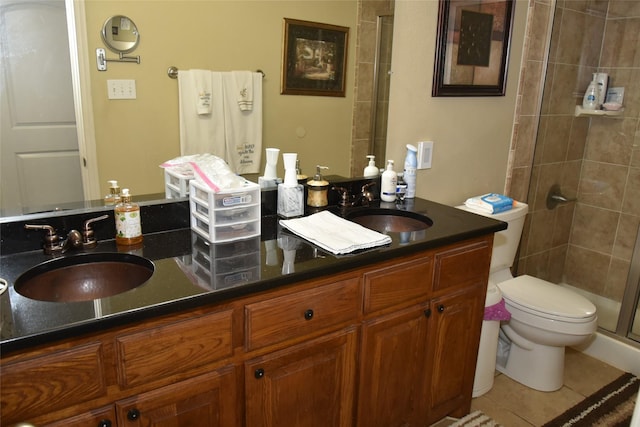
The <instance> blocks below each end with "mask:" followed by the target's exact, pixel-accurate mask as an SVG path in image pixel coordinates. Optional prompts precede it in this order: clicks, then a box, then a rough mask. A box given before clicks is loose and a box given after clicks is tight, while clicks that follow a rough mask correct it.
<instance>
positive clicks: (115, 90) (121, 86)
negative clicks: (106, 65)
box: [107, 80, 136, 99]
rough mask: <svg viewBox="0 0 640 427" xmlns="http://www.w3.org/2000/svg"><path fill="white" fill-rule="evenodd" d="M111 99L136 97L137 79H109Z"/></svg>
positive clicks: (108, 87) (108, 86) (108, 85)
mask: <svg viewBox="0 0 640 427" xmlns="http://www.w3.org/2000/svg"><path fill="white" fill-rule="evenodd" d="M107 90H108V92H109V99H136V81H135V80H107Z"/></svg>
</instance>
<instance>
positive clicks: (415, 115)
mask: <svg viewBox="0 0 640 427" xmlns="http://www.w3.org/2000/svg"><path fill="white" fill-rule="evenodd" d="M527 5H528V2H527V0H516V6H515V17H514V25H513V34H512V39H511V50H510V58H509V67H508V70H509V73H508V78H507V91H506V96H504V97H502V96H500V97H465V98H455V97H454V98H442V97H439V98H433V97H431V82H432V78H433V64H434V56H435V45H436V31H435V28H436V26H437V21H438V2H437V1H435V0H421V1H415V0H396V7H395V22H394V36H393V37H394V44H393V59H392V63H393V66H392V72H393V75H392V78H391V93H390V112H389V128H388V139H387V159H394V160H395V162H396V165H399V166H396V170H401V168H402V164H403V162H404V156H405V151H406V148H405V145H406V144H407V143H416V142H417V141H421V140H432V141H434V142H435V144H434V153H433V166H432V168H431V169H428V170H419V171H418V181H417V195H418V196H419V197H424V198H427V199H431V200H434V201H437V202H441V203H445V204H450V205H454V204H460V203H461V202H463V201H464V200H465V199H466V198H467V197H470V196H473V195H478V194H482V193H487V192H502V191H504V190H505V177H506V176H507V163H508V161H507V160H508V156H509V146H510V140H511V130H512V127H513V119H514V112H515V108H516V91H517V87H518V79H519V69H520V63H521V57H522V50H523V41H524V32H525V26H526V19H527V9H528V8H527ZM379 163H380V164H381V163H382V162H379Z"/></svg>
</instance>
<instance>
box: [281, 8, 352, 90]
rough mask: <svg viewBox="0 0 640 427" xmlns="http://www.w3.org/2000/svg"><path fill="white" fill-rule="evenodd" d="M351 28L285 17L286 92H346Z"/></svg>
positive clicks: (283, 69)
mask: <svg viewBox="0 0 640 427" xmlns="http://www.w3.org/2000/svg"><path fill="white" fill-rule="evenodd" d="M348 42H349V28H348V27H340V26H337V25H330V24H321V23H319V22H310V21H301V20H298V19H289V18H284V46H283V59H282V83H281V90H280V93H281V94H283V95H317V96H345V80H346V71H347V48H348Z"/></svg>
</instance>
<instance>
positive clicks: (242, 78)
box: [231, 71, 253, 111]
mask: <svg viewBox="0 0 640 427" xmlns="http://www.w3.org/2000/svg"><path fill="white" fill-rule="evenodd" d="M231 76H232V78H233V79H234V80H235V84H236V88H237V94H238V106H239V107H240V110H241V111H251V110H252V109H253V73H252V72H251V71H232V72H231Z"/></svg>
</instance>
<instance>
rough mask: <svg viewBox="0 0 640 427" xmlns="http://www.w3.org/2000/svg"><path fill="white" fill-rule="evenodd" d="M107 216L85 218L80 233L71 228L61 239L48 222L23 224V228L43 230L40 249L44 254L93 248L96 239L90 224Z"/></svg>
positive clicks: (96, 242) (107, 216)
mask: <svg viewBox="0 0 640 427" xmlns="http://www.w3.org/2000/svg"><path fill="white" fill-rule="evenodd" d="M107 218H109V215H102V216H99V217H97V218H91V219H88V220H86V221H85V222H84V224H83V226H82V233H80V232H79V231H78V230H71V231H69V233H68V234H67V237H66V239H61V238H60V236H58V233H57V232H56V229H55V228H53V227H52V226H50V225H48V224H25V225H24V228H25V229H27V230H44V231H45V236H44V241H43V244H42V249H43V250H44V253H45V254H55V253H65V252H67V251H68V250H69V249H73V248H95V247H96V245H97V244H98V241H97V240H96V239H95V237H94V233H93V229H92V228H91V224H92V223H94V222H96V221H100V220H103V219H107Z"/></svg>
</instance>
